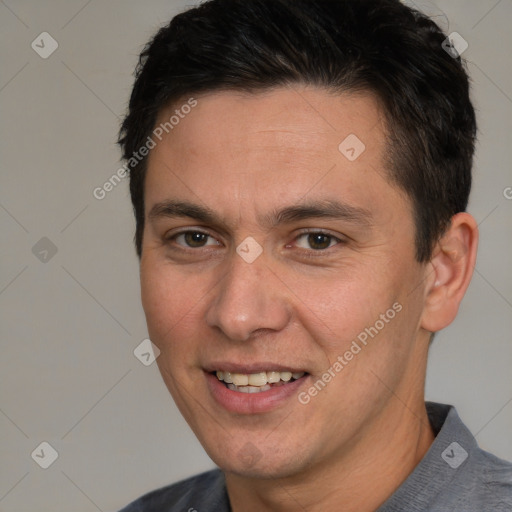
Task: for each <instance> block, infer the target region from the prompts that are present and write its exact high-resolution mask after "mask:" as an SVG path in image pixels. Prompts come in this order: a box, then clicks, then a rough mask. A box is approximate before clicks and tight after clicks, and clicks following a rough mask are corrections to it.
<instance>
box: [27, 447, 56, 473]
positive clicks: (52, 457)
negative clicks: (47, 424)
mask: <svg viewBox="0 0 512 512" xmlns="http://www.w3.org/2000/svg"><path fill="white" fill-rule="evenodd" d="M30 456H31V457H32V459H34V461H35V462H36V463H37V464H38V465H39V466H41V467H42V468H43V469H48V468H49V467H50V466H51V465H52V464H53V463H54V462H55V461H56V460H57V459H58V457H59V454H58V453H57V450H56V449H55V448H54V447H53V446H52V445H51V444H50V443H47V442H46V441H43V442H42V443H41V444H40V445H39V446H38V447H37V448H36V449H35V450H34V451H33V452H32V453H31V454H30Z"/></svg>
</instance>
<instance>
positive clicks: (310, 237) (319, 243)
mask: <svg viewBox="0 0 512 512" xmlns="http://www.w3.org/2000/svg"><path fill="white" fill-rule="evenodd" d="M301 239H302V240H305V241H306V243H305V244H304V243H303V244H301V243H297V245H298V246H299V247H301V248H302V249H313V250H314V251H322V250H325V249H329V248H330V247H332V246H333V245H336V243H337V242H340V241H341V240H339V239H338V238H336V237H335V236H333V235H329V234H327V233H322V232H316V233H303V234H302V235H300V236H298V237H297V240H301Z"/></svg>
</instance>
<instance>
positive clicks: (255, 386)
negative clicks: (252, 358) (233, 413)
mask: <svg viewBox="0 0 512 512" xmlns="http://www.w3.org/2000/svg"><path fill="white" fill-rule="evenodd" d="M216 374H217V378H218V379H219V380H220V381H224V382H225V383H226V384H227V385H228V388H229V389H232V390H234V391H240V392H242V393H257V392H259V391H266V390H267V389H270V388H271V386H269V384H277V383H279V382H281V381H282V382H289V381H290V380H291V379H292V378H293V379H295V380H297V379H300V378H301V377H303V376H304V372H293V373H292V372H259V373H251V374H244V373H230V372H221V371H218V372H216ZM282 382H281V383H282Z"/></svg>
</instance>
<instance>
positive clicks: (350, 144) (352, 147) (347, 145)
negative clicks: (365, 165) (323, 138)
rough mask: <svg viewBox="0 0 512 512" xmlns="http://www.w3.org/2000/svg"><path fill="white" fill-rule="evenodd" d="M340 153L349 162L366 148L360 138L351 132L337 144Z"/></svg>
mask: <svg viewBox="0 0 512 512" xmlns="http://www.w3.org/2000/svg"><path fill="white" fill-rule="evenodd" d="M338 149H339V151H340V153H341V154H342V155H343V156H344V157H345V158H346V159H347V160H349V161H350V162H353V161H354V160H357V159H358V158H359V157H360V156H361V154H362V153H363V152H364V150H365V149H366V146H365V145H364V144H363V142H362V141H361V139H360V138H359V137H357V135H354V134H353V133H351V134H350V135H349V136H348V137H346V138H345V139H344V140H343V141H342V142H341V144H340V145H339V146H338Z"/></svg>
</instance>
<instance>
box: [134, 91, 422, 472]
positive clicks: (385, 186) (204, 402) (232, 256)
mask: <svg viewBox="0 0 512 512" xmlns="http://www.w3.org/2000/svg"><path fill="white" fill-rule="evenodd" d="M196 99H197V106H196V107H195V108H194V109H193V110H192V111H191V112H190V113H189V114H188V115H187V116H185V117H184V118H183V119H181V120H180V122H179V124H177V125H176V126H175V127H174V128H173V130H172V131H169V133H168V134H166V135H165V136H164V137H163V138H162V141H161V142H159V143H158V144H157V145H156V147H155V148H154V149H152V150H151V153H150V156H149V160H148V171H147V177H146V189H145V205H146V207H145V215H146V223H145V231H144V239H143V250H142V259H141V283H142V300H143V307H144V310H145V313H146V318H147V323H148V329H149V334H150V338H151V340H152V341H153V343H154V344H155V345H156V346H157V347H158V348H159V349H160V351H161V354H160V356H159V358H158V360H157V361H158V365H159V368H160V371H161V374H162V376H163V379H164V381H165V383H166V385H167V387H168V389H169V391H170V392H171V394H172V396H173V398H174V400H175V401H176V404H177V405H178V407H179V409H180V411H181V412H182V414H183V415H184V417H185V419H186V420H187V422H188V423H189V425H190V426H191V428H192V429H193V430H194V432H195V434H196V435H197V437H198V438H199V440H200V441H201V443H202V444H203V446H204V448H205V449H206V451H207V452H208V454H209V455H210V457H211V458H212V459H213V460H214V461H215V462H216V464H217V465H219V466H220V467H221V468H223V469H224V470H226V471H230V472H234V473H236V474H238V475H246V476H253V477H257V476H262V477H266V476H274V477H275V476H286V475H293V474H298V473H300V472H301V471H305V470H306V468H313V467H315V466H319V465H321V464H325V463H326V462H328V460H329V459H330V458H332V457H339V456H340V455H342V454H343V453H345V454H346V453H347V452H349V451H350V450H352V449H353V448H354V446H356V445H357V444H358V443H361V442H363V440H364V439H365V438H367V436H371V435H372V432H373V431H377V430H382V429H383V428H386V426H385V425H388V423H387V422H386V421H387V419H389V418H390V417H392V413H393V408H394V407H396V403H397V400H396V398H394V397H393V395H394V394H395V395H398V396H400V397H402V400H408V399H410V400H413V399H414V396H415V395H421V397H422V389H423V387H422V386H423V378H424V368H423V367H424V363H425V358H426V347H427V344H428V336H427V333H425V332H422V330H421V328H420V327H419V326H420V323H421V322H420V320H421V314H422V309H423V307H424V289H423V287H422V284H421V283H422V282H423V280H424V278H425V268H424V266H422V265H420V264H418V263H416V261H415V257H414V255H415V245H414V234H415V229H414V223H413V214H412V207H411V203H410V201H409V199H408V198H407V197H406V196H404V195H403V194H402V193H401V191H400V190H399V189H397V188H396V187H395V186H394V185H392V184H390V183H389V181H388V179H387V177H386V169H385V168H384V164H383V161H384V151H385V126H384V122H383V115H382V112H381V109H380V108H379V104H378V103H377V101H376V100H375V99H374V98H373V97H372V96H370V95H349V94H346V95H341V96H340V95H336V96H335V95H333V94H330V93H328V92H326V91H323V90H320V89H312V88H309V89H306V88H299V87H294V88H279V89H275V90H272V91H270V92H262V93H255V94H243V93H235V92H220V93H212V94H208V95H204V96H199V97H197V98H196ZM176 107H177V106H176V105H174V106H173V108H170V109H168V110H165V111H163V112H162V113H161V115H160V119H159V121H158V123H157V124H159V123H160V122H165V121H166V120H168V119H169V118H170V117H171V115H173V113H174V111H175V110H176ZM178 107H179V105H178ZM347 137H348V139H347ZM344 141H345V142H344ZM340 144H341V145H340ZM363 144H364V146H363ZM217 371H218V372H222V374H219V376H220V377H221V378H223V379H224V380H226V381H231V383H230V382H227V383H226V382H224V381H221V380H219V378H218V377H217V376H216V372H217ZM265 372H268V373H265ZM279 372H281V373H279ZM290 373H292V374H293V376H291V378H290ZM262 374H263V375H262ZM274 381H275V382H274ZM402 408H403V406H402ZM395 412H396V411H395ZM377 427H378V428H377Z"/></svg>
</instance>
